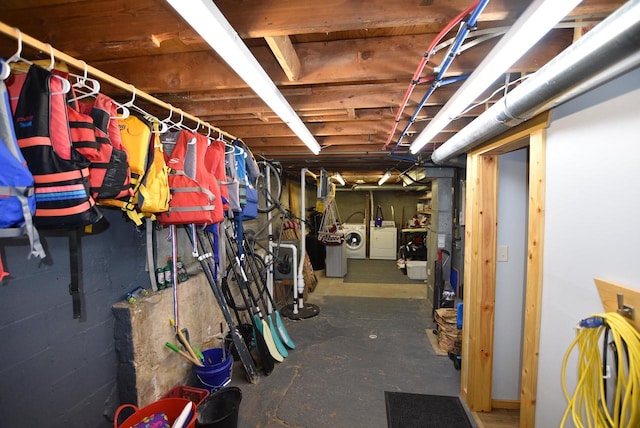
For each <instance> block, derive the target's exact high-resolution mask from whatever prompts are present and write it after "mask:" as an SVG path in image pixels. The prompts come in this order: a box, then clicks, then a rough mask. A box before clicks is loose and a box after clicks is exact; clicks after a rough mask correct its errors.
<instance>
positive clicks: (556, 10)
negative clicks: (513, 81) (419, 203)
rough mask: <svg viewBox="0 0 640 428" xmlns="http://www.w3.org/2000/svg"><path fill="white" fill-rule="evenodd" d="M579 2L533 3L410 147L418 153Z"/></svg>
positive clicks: (553, 0)
mask: <svg viewBox="0 0 640 428" xmlns="http://www.w3.org/2000/svg"><path fill="white" fill-rule="evenodd" d="M580 1H581V0H563V1H557V0H535V1H534V2H533V3H532V4H531V6H529V7H528V8H527V10H525V11H524V12H523V13H522V15H521V16H520V17H519V18H518V20H517V21H516V22H515V23H514V24H513V26H512V27H511V28H510V29H509V31H508V32H507V33H506V34H505V35H504V36H503V37H502V39H500V41H499V42H498V44H497V45H496V46H495V47H494V48H493V50H492V51H491V52H490V53H489V55H487V56H486V57H485V59H484V60H483V61H482V62H481V63H480V65H478V67H477V68H476V70H475V71H474V72H473V73H472V74H471V76H469V78H468V79H467V80H466V81H465V82H464V84H463V85H462V86H461V87H460V89H458V91H457V92H456V93H455V94H454V95H453V96H452V97H451V98H450V99H449V101H448V102H447V103H446V104H445V105H444V107H442V109H440V111H439V112H438V114H436V115H435V117H434V118H433V119H432V120H431V121H430V122H429V124H428V125H427V127H426V128H425V129H424V130H423V131H422V132H421V133H420V134H419V135H418V136H417V137H416V139H415V140H414V142H413V143H412V144H411V147H410V150H411V153H413V154H416V153H418V152H419V151H420V150H421V149H422V148H423V147H424V146H425V145H427V143H429V142H430V141H431V140H432V139H433V138H434V137H435V136H436V135H437V134H438V133H439V132H440V131H442V130H443V129H444V127H445V126H447V124H448V123H449V122H451V121H452V120H454V119H455V118H456V117H457V116H458V115H459V114H460V113H461V112H462V111H463V110H464V109H465V108H467V107H468V106H469V105H471V103H473V102H474V101H475V100H476V99H477V98H478V96H479V95H480V94H482V92H484V91H485V90H486V89H487V88H488V87H489V86H490V85H491V84H492V83H493V82H495V81H496V80H497V79H498V78H499V77H500V75H502V74H503V73H504V72H506V71H507V70H508V69H509V67H511V66H512V65H513V64H514V63H515V62H516V61H517V60H518V59H520V58H521V57H522V56H523V55H524V54H525V52H527V51H528V50H529V49H531V48H532V47H533V46H534V45H535V44H536V43H537V42H538V41H539V40H540V39H541V38H542V37H543V36H544V35H545V34H547V33H548V32H549V31H550V30H551V29H552V28H553V27H554V26H555V25H556V24H557V23H558V21H560V20H561V19H562V18H564V17H565V16H567V14H568V13H569V12H571V11H572V10H573V9H574V8H575V7H576V5H578V4H579V3H580Z"/></svg>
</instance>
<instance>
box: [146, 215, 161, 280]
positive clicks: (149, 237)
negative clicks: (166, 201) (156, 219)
mask: <svg viewBox="0 0 640 428" xmlns="http://www.w3.org/2000/svg"><path fill="white" fill-rule="evenodd" d="M145 227H146V229H147V230H146V246H147V270H148V271H149V282H150V283H151V289H152V290H153V291H158V282H157V281H158V278H157V275H156V263H155V260H156V259H155V257H154V249H155V247H154V245H153V235H154V230H153V220H152V219H151V218H149V217H147V218H146V219H145Z"/></svg>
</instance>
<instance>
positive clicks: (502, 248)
mask: <svg viewBox="0 0 640 428" xmlns="http://www.w3.org/2000/svg"><path fill="white" fill-rule="evenodd" d="M498 261H499V262H508V261H509V247H508V246H507V245H498Z"/></svg>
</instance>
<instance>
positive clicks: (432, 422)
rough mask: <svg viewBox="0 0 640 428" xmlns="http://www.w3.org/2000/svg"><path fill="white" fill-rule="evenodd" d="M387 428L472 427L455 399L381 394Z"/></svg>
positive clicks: (439, 396) (397, 393)
mask: <svg viewBox="0 0 640 428" xmlns="http://www.w3.org/2000/svg"><path fill="white" fill-rule="evenodd" d="M384 397H385V405H386V408H387V424H388V426H389V428H444V427H446V428H472V425H471V422H469V418H467V414H466V412H465V411H464V407H462V403H460V400H459V399H458V397H447V396H444V395H424V394H410V393H405V392H389V391H385V392H384Z"/></svg>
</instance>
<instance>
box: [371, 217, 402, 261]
mask: <svg viewBox="0 0 640 428" xmlns="http://www.w3.org/2000/svg"><path fill="white" fill-rule="evenodd" d="M369 239H370V241H369V258H370V259H384V260H395V259H396V257H397V255H398V254H397V253H398V229H396V223H395V222H394V221H393V220H382V226H381V227H375V224H374V222H373V221H372V222H371V225H370V227H369Z"/></svg>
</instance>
